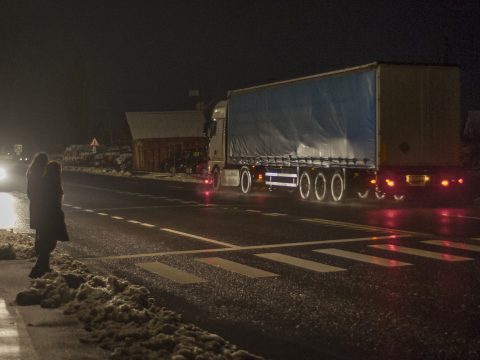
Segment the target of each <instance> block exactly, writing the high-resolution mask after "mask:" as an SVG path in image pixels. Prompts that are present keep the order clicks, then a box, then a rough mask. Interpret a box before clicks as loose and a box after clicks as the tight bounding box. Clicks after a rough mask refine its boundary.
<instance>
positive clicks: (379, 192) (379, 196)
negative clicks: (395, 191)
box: [375, 188, 387, 200]
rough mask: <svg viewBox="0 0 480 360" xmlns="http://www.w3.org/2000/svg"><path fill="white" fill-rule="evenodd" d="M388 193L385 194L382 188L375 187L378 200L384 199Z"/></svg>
mask: <svg viewBox="0 0 480 360" xmlns="http://www.w3.org/2000/svg"><path fill="white" fill-rule="evenodd" d="M386 196H387V194H385V193H384V192H383V191H382V190H380V189H378V188H377V189H375V198H376V199H377V200H384V199H385V197H386Z"/></svg>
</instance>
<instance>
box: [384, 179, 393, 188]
mask: <svg viewBox="0 0 480 360" xmlns="http://www.w3.org/2000/svg"><path fill="white" fill-rule="evenodd" d="M385 182H386V183H387V185H388V186H390V187H394V186H395V181H393V180H390V179H387V180H385Z"/></svg>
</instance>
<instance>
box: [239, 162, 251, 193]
mask: <svg viewBox="0 0 480 360" xmlns="http://www.w3.org/2000/svg"><path fill="white" fill-rule="evenodd" d="M240 190H242V193H244V194H248V193H249V192H251V191H252V174H250V170H248V168H242V170H241V172H240Z"/></svg>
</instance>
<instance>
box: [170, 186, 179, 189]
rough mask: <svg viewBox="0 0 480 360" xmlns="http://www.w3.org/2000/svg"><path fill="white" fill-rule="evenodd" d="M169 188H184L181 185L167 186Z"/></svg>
mask: <svg viewBox="0 0 480 360" xmlns="http://www.w3.org/2000/svg"><path fill="white" fill-rule="evenodd" d="M166 187H167V188H169V189H183V187H181V186H166Z"/></svg>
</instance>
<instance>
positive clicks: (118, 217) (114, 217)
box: [112, 216, 124, 220]
mask: <svg viewBox="0 0 480 360" xmlns="http://www.w3.org/2000/svg"><path fill="white" fill-rule="evenodd" d="M112 219H115V220H124V219H123V217H121V216H112Z"/></svg>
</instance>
